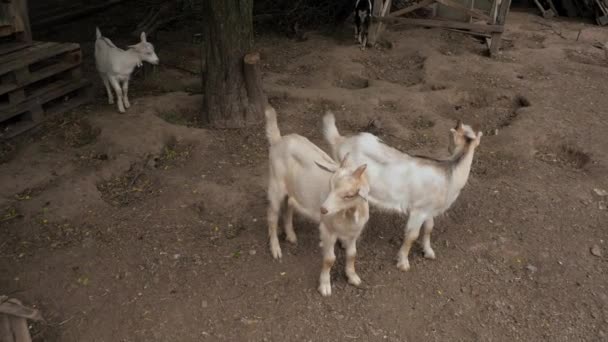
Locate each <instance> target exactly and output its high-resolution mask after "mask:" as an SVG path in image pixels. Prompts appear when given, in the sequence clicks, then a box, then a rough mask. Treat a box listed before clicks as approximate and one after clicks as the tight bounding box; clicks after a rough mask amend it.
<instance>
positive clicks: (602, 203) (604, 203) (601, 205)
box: [597, 201, 608, 210]
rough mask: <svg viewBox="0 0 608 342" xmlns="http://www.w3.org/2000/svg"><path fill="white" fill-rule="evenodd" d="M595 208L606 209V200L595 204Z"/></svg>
mask: <svg viewBox="0 0 608 342" xmlns="http://www.w3.org/2000/svg"><path fill="white" fill-rule="evenodd" d="M597 208H598V209H599V210H606V209H607V208H608V207H606V202H603V201H601V202H599V203H598V204H597Z"/></svg>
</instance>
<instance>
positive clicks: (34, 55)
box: [0, 43, 80, 75]
mask: <svg viewBox="0 0 608 342" xmlns="http://www.w3.org/2000/svg"><path fill="white" fill-rule="evenodd" d="M34 48H35V50H36V51H35V52H34V51H33V49H34ZM74 50H80V45H78V44H76V43H63V44H58V43H47V44H41V45H38V46H33V47H29V48H27V49H25V50H23V51H19V52H17V53H15V54H19V55H20V58H18V59H13V58H11V60H10V61H9V62H8V63H6V62H4V61H3V58H0V75H2V74H5V73H7V72H9V71H11V70H14V69H18V68H19V67H22V66H26V65H29V64H33V63H35V62H38V61H42V60H45V59H47V58H51V57H54V56H57V55H60V54H62V53H66V52H70V51H74ZM12 55H14V54H12ZM9 56H10V55H9Z"/></svg>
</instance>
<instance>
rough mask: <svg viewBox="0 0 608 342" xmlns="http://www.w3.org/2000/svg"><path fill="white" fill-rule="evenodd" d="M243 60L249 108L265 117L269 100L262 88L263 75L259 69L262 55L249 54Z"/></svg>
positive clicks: (256, 53)
mask: <svg viewBox="0 0 608 342" xmlns="http://www.w3.org/2000/svg"><path fill="white" fill-rule="evenodd" d="M243 60H244V70H243V72H244V74H245V88H246V89H247V97H248V99H249V106H250V107H251V109H252V110H254V111H256V112H257V115H263V114H264V109H265V108H266V105H267V104H268V99H267V98H266V95H265V94H264V89H263V88H262V75H261V72H260V67H259V62H260V54H259V53H258V52H251V53H248V54H247V55H245V58H244V59H243Z"/></svg>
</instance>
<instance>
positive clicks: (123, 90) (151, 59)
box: [95, 28, 159, 113]
mask: <svg viewBox="0 0 608 342" xmlns="http://www.w3.org/2000/svg"><path fill="white" fill-rule="evenodd" d="M95 35H96V39H95V64H96V66H97V71H98V72H99V76H100V77H101V79H102V81H103V84H104V85H105V87H106V91H107V92H108V103H109V104H113V103H114V97H113V96H112V89H110V85H111V86H112V88H114V91H115V92H116V103H117V104H118V111H119V112H121V113H124V112H125V108H129V107H130V106H131V104H130V103H129V79H130V78H131V74H132V73H133V69H135V67H136V66H141V65H142V62H148V63H150V64H154V65H156V64H158V63H159V60H158V56H156V53H155V52H154V46H153V45H152V44H151V43H148V41H147V40H146V33H145V32H142V33H141V36H140V40H141V41H140V42H139V43H137V44H135V45H131V46H129V49H128V50H126V51H125V50H123V49H120V48H118V47H116V45H114V43H112V41H111V40H110V39H108V38H106V37H104V36H102V35H101V31H99V28H96V29H95Z"/></svg>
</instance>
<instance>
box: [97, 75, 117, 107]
mask: <svg viewBox="0 0 608 342" xmlns="http://www.w3.org/2000/svg"><path fill="white" fill-rule="evenodd" d="M99 76H101V80H102V81H103V85H104V86H105V87H106V92H107V93H108V104H114V95H112V89H111V88H110V80H108V77H107V76H106V75H103V74H99Z"/></svg>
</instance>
